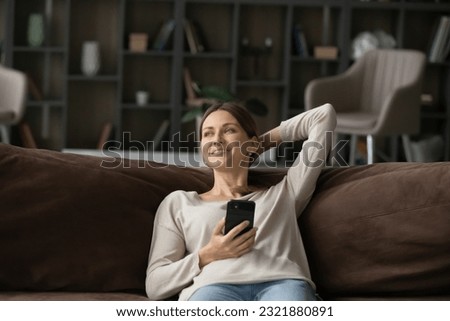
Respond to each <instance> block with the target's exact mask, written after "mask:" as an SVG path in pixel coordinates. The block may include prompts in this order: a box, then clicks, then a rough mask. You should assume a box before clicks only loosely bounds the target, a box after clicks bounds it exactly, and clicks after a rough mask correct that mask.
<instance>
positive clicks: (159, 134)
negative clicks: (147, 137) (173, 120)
mask: <svg viewBox="0 0 450 321" xmlns="http://www.w3.org/2000/svg"><path fill="white" fill-rule="evenodd" d="M169 125H170V121H169V120H168V119H165V120H164V121H163V122H162V123H161V125H160V126H159V128H158V130H157V131H156V133H155V136H153V149H156V148H157V147H159V145H160V144H161V141H162V139H163V138H164V135H165V134H166V132H167V129H168V128H169Z"/></svg>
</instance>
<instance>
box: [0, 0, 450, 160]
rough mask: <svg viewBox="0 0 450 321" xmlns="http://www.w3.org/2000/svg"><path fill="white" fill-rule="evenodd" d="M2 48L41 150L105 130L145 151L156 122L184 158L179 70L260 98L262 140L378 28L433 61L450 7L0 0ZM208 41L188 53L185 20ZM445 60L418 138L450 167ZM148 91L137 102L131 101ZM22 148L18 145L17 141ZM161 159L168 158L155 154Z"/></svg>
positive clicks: (309, 1)
mask: <svg viewBox="0 0 450 321" xmlns="http://www.w3.org/2000/svg"><path fill="white" fill-rule="evenodd" d="M0 8H2V9H4V10H2V14H1V15H0V19H1V21H0V38H3V47H4V51H5V55H4V56H5V60H6V64H7V65H9V66H13V67H15V68H18V69H21V70H24V71H26V72H27V73H28V74H30V76H31V78H32V79H33V80H34V82H35V83H36V85H37V87H38V88H40V90H41V91H42V93H43V99H42V100H36V99H33V97H30V99H29V100H28V103H27V112H26V116H25V120H26V121H27V122H29V124H30V126H31V128H32V130H33V134H34V135H35V138H36V140H37V143H38V146H39V147H41V148H50V149H57V150H60V149H63V148H78V149H79V148H83V149H92V148H96V147H97V144H98V140H99V136H100V134H101V133H102V130H103V129H104V128H105V124H112V125H113V132H112V133H111V136H110V137H111V138H114V139H115V140H116V141H117V143H116V146H117V147H118V148H121V149H124V150H129V149H139V150H141V149H149V148H153V147H152V146H150V145H148V144H147V142H149V141H152V140H153V138H154V137H155V136H156V135H157V133H158V130H159V128H160V126H161V124H163V123H166V122H167V121H169V122H170V126H169V128H168V129H167V132H166V133H165V134H164V135H163V140H171V141H172V142H171V145H170V148H174V149H180V150H182V151H186V150H192V149H193V148H194V146H195V144H196V143H195V137H194V135H193V133H194V132H195V123H194V122H190V123H182V122H181V119H182V116H183V115H184V113H186V112H187V110H188V107H187V106H186V104H185V97H186V93H185V89H184V83H183V70H184V68H188V69H189V70H190V73H191V76H192V78H193V80H194V81H196V82H198V83H199V84H200V85H205V86H220V87H223V88H225V89H227V90H228V91H230V92H232V93H233V94H234V95H235V96H236V97H237V98H238V99H241V100H245V99H248V98H252V97H256V98H258V99H260V100H261V101H263V102H264V103H265V104H266V105H267V106H268V109H269V113H268V115H267V116H265V117H261V116H256V117H255V118H256V119H257V122H258V124H259V127H260V129H261V131H265V130H267V129H269V128H271V127H273V126H275V125H277V124H278V123H279V122H280V121H281V120H283V119H286V118H288V117H290V116H292V115H294V114H297V113H299V112H301V111H303V108H304V90H305V87H306V85H307V83H308V82H309V81H311V80H313V79H315V78H318V77H322V76H328V75H334V74H338V73H341V72H343V71H345V70H346V69H347V68H348V67H349V66H350V65H351V64H352V62H353V60H352V58H351V43H352V40H353V39H354V38H355V37H356V36H357V35H358V34H359V33H360V32H363V31H374V30H376V29H381V30H383V31H385V32H386V33H389V34H391V35H392V36H393V37H394V38H395V40H396V42H397V47H399V48H411V49H417V50H421V51H424V52H428V50H429V47H430V41H431V40H430V39H432V37H433V35H434V32H435V25H436V24H437V21H438V20H439V18H440V17H441V16H442V15H449V14H450V1H441V2H440V3H435V2H430V1H407V0H398V1H389V2H386V1H383V2H376V1H370V2H367V1H358V0H318V1H316V0H260V1H251V0H177V1H175V0H0ZM35 12H37V13H41V14H43V15H44V17H45V22H46V23H45V26H46V28H45V30H46V31H45V41H44V44H43V45H42V46H40V47H30V46H29V45H28V41H27V25H28V17H29V15H30V14H31V13H35ZM170 19H172V20H173V21H174V22H175V29H174V30H173V31H172V32H171V34H170V37H169V39H168V40H167V43H166V45H165V46H164V48H163V49H162V50H154V49H153V43H154V41H155V39H156V37H157V35H158V33H159V30H160V28H161V26H162V25H163V24H164V23H165V22H166V21H168V20H170ZM186 19H187V20H189V21H191V22H194V23H195V24H196V25H197V26H198V28H199V29H200V30H201V31H202V33H203V34H204V39H205V41H204V45H205V50H204V51H202V52H198V53H191V51H190V49H189V45H188V42H187V40H186V35H185V28H184V22H185V20H186ZM294 25H300V26H301V29H302V31H303V32H304V35H305V38H306V41H307V44H308V47H309V54H310V55H309V57H304V56H299V55H297V54H296V53H295V52H294V51H293V37H292V32H293V27H294ZM132 33H145V34H147V35H148V48H147V50H146V51H144V52H135V51H132V50H130V48H129V36H130V34H132ZM90 40H94V41H98V43H99V46H100V53H101V67H100V71H99V73H98V74H97V75H96V76H93V77H88V76H85V75H83V74H82V72H81V67H80V65H81V47H82V44H83V43H84V42H85V41H90ZM314 46H334V47H337V48H338V50H339V51H338V56H337V57H336V58H335V59H317V58H314V57H313V48H314ZM449 70H450V62H449V60H448V59H447V62H445V63H437V64H436V63H429V64H428V66H427V69H426V81H425V83H424V93H427V94H430V95H431V96H432V97H433V98H434V101H433V104H432V105H431V106H424V107H423V126H422V128H423V133H424V134H426V133H438V134H440V135H442V137H444V138H445V141H446V145H445V146H446V151H445V159H446V160H449V159H450V134H449V133H450V120H449V119H450V107H449V104H450V101H449V100H450V98H449V97H448V95H449V94H448V92H449V91H450V90H449V88H448V87H449V80H448V79H449V77H450V76H449V73H450V71H449ZM138 90H146V91H148V92H149V93H150V100H149V102H148V104H146V105H144V106H140V105H137V104H136V99H135V93H136V91H138ZM17 143H18V144H20V141H19V140H18V139H17ZM156 148H157V149H159V150H165V149H167V148H169V145H168V144H162V145H160V144H158V146H156Z"/></svg>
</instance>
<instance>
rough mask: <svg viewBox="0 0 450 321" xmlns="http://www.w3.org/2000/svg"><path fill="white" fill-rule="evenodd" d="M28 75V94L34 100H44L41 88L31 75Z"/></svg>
mask: <svg viewBox="0 0 450 321" xmlns="http://www.w3.org/2000/svg"><path fill="white" fill-rule="evenodd" d="M26 75H27V83H28V92H29V93H30V95H31V97H32V98H33V100H36V101H42V100H44V94H43V93H42V91H41V90H40V89H39V87H38V86H37V84H36V82H35V81H34V79H33V78H32V77H31V76H30V75H29V74H26Z"/></svg>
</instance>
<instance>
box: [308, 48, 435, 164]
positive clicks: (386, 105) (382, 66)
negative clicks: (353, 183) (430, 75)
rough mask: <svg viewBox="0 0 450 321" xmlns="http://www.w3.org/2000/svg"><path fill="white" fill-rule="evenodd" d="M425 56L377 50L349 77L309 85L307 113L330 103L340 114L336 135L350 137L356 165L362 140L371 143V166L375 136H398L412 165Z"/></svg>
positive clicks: (369, 161)
mask: <svg viewBox="0 0 450 321" xmlns="http://www.w3.org/2000/svg"><path fill="white" fill-rule="evenodd" d="M425 61H426V60H425V55H424V54H423V53H422V52H419V51H415V50H400V49H375V50H371V51H369V52H367V53H366V54H364V55H363V56H362V57H361V58H360V59H359V60H357V61H356V62H355V63H354V64H353V65H352V66H351V67H350V68H349V69H348V70H347V71H346V72H344V73H343V74H340V75H336V76H331V77H324V78H319V79H315V80H313V81H311V82H310V83H309V84H308V85H307V87H306V92H305V108H306V109H311V108H313V107H316V106H319V105H321V104H323V103H326V102H328V103H331V104H332V105H333V106H334V108H335V109H336V113H337V127H336V132H337V133H341V134H349V135H351V145H350V163H351V164H354V158H355V150H356V140H357V137H358V136H366V138H367V161H368V163H369V164H371V163H373V160H374V152H375V146H374V136H398V135H401V136H402V138H403V146H404V148H405V155H406V158H407V160H408V161H410V160H411V153H410V150H409V136H408V135H412V134H416V133H418V132H419V129H420V95H421V93H422V81H423V76H424V69H425Z"/></svg>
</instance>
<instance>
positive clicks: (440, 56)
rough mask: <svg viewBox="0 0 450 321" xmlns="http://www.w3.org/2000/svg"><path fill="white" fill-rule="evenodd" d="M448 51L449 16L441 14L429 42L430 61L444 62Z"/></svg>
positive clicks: (449, 37)
mask: <svg viewBox="0 0 450 321" xmlns="http://www.w3.org/2000/svg"><path fill="white" fill-rule="evenodd" d="M449 53H450V16H442V17H441V18H440V20H439V24H438V27H437V29H436V32H435V34H434V38H433V41H432V43H431V48H430V52H429V55H428V59H429V61H430V62H437V63H439V62H444V61H445V59H446V58H447V57H448V55H449Z"/></svg>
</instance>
